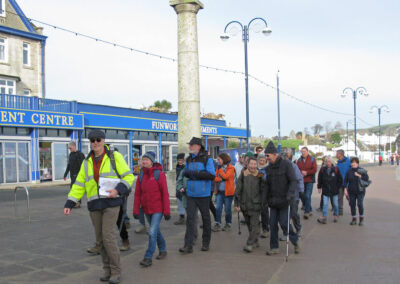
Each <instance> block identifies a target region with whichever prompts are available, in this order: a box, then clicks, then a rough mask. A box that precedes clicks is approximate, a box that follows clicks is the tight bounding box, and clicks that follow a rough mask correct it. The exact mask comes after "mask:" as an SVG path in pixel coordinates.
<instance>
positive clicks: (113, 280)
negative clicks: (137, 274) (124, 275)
mask: <svg viewBox="0 0 400 284" xmlns="http://www.w3.org/2000/svg"><path fill="white" fill-rule="evenodd" d="M150 261H151V260H150ZM119 282H121V276H112V277H111V278H110V280H108V283H110V284H118V283H119Z"/></svg>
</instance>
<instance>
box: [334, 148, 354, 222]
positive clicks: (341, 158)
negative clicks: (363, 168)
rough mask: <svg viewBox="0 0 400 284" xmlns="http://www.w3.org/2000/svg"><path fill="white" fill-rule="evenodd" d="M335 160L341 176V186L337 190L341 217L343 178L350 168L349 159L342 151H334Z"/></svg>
mask: <svg viewBox="0 0 400 284" xmlns="http://www.w3.org/2000/svg"><path fill="white" fill-rule="evenodd" d="M336 159H337V165H336V166H337V167H338V168H339V170H340V174H341V175H342V181H343V184H342V186H341V187H340V188H339V195H338V203H339V216H343V199H344V187H345V186H344V178H345V176H346V173H347V172H348V170H350V168H351V163H350V158H349V157H346V156H345V155H344V151H343V150H337V151H336Z"/></svg>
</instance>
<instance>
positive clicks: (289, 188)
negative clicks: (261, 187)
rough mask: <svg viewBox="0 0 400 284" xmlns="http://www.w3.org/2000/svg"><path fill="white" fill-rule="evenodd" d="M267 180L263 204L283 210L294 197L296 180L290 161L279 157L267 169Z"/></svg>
mask: <svg viewBox="0 0 400 284" xmlns="http://www.w3.org/2000/svg"><path fill="white" fill-rule="evenodd" d="M267 173H268V178H267V181H266V183H265V184H266V186H265V191H264V204H268V206H269V207H271V208H278V209H281V208H285V207H287V206H288V205H289V202H291V201H292V200H293V199H294V197H295V192H296V187H297V179H296V174H295V172H294V169H293V166H292V165H291V162H290V161H287V160H282V159H281V158H280V157H278V159H277V160H276V161H275V163H274V164H272V163H270V164H269V165H268V167H267Z"/></svg>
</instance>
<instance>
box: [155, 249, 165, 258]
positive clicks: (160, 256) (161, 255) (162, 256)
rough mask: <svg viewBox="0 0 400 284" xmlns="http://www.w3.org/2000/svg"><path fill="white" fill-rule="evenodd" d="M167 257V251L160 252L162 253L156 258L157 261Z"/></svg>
mask: <svg viewBox="0 0 400 284" xmlns="http://www.w3.org/2000/svg"><path fill="white" fill-rule="evenodd" d="M166 257H167V252H166V251H160V253H159V254H158V255H157V256H156V259H158V260H161V259H164V258H166Z"/></svg>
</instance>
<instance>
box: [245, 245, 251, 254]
mask: <svg viewBox="0 0 400 284" xmlns="http://www.w3.org/2000/svg"><path fill="white" fill-rule="evenodd" d="M243 250H244V251H245V252H247V253H250V252H252V251H253V246H252V245H245V246H244V247H243Z"/></svg>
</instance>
